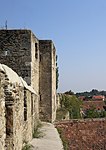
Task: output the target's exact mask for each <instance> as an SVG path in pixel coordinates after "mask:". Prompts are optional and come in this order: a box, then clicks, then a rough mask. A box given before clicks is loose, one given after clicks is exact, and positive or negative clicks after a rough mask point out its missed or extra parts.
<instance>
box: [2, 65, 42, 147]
mask: <svg viewBox="0 0 106 150" xmlns="http://www.w3.org/2000/svg"><path fill="white" fill-rule="evenodd" d="M36 102H37V95H36V92H35V91H34V89H32V87H30V86H28V85H27V83H26V82H25V81H24V80H23V79H22V78H20V77H19V76H18V75H17V74H16V73H15V72H14V71H13V70H12V69H10V68H9V67H7V66H6V65H2V64H0V114H1V115H0V150H21V149H22V147H23V144H24V142H25V141H30V140H31V139H32V134H33V131H34V129H35V128H36V126H37V123H38V120H39V118H38V117H39V116H38V112H37V109H36ZM35 119H36V121H35Z"/></svg>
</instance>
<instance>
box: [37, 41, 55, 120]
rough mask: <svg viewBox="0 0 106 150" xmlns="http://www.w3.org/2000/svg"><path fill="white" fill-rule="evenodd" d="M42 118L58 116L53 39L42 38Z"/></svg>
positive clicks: (40, 45)
mask: <svg viewBox="0 0 106 150" xmlns="http://www.w3.org/2000/svg"><path fill="white" fill-rule="evenodd" d="M39 48H40V119H41V120H45V121H51V122H52V121H54V120H55V118H56V113H55V112H56V111H55V109H56V108H55V104H56V64H55V63H56V62H55V60H54V59H56V56H55V50H54V47H53V43H52V41H51V40H40V41H39Z"/></svg>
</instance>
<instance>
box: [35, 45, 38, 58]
mask: <svg viewBox="0 0 106 150" xmlns="http://www.w3.org/2000/svg"><path fill="white" fill-rule="evenodd" d="M35 58H36V59H37V58H38V44H37V43H35Z"/></svg>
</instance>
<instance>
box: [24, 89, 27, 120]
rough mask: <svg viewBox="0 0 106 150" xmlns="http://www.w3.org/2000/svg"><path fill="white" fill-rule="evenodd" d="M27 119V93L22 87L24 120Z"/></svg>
mask: <svg viewBox="0 0 106 150" xmlns="http://www.w3.org/2000/svg"><path fill="white" fill-rule="evenodd" d="M26 120H27V95H26V90H25V89H24V121H26Z"/></svg>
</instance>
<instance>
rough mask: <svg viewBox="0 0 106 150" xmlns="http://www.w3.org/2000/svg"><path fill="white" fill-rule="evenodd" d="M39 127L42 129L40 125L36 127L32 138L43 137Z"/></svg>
mask: <svg viewBox="0 0 106 150" xmlns="http://www.w3.org/2000/svg"><path fill="white" fill-rule="evenodd" d="M41 127H42V124H41V123H39V124H38V125H37V127H36V128H35V129H34V132H33V138H41V137H43V133H42V132H41V131H40V128H41Z"/></svg>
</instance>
